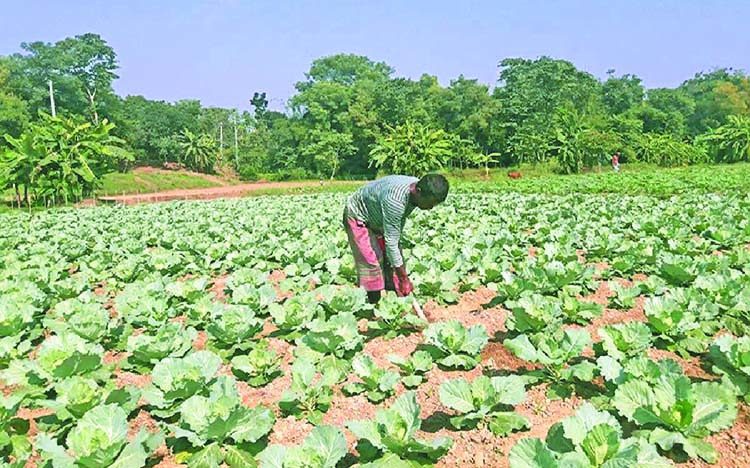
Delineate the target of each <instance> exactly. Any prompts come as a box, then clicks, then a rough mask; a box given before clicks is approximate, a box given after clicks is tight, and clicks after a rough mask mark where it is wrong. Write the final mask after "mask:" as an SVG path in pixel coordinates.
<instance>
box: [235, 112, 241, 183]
mask: <svg viewBox="0 0 750 468" xmlns="http://www.w3.org/2000/svg"><path fill="white" fill-rule="evenodd" d="M239 155H240V149H239V144H238V143H237V121H236V120H235V121H234V168H235V170H238V171H239V170H240V156H239Z"/></svg>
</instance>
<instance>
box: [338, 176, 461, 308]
mask: <svg viewBox="0 0 750 468" xmlns="http://www.w3.org/2000/svg"><path fill="white" fill-rule="evenodd" d="M447 195H448V181H447V180H446V179H445V177H443V176H441V175H439V174H428V175H426V176H424V177H422V178H421V179H417V178H415V177H407V176H398V175H393V176H388V177H383V178H382V179H378V180H376V181H374V182H370V183H369V184H367V185H365V186H364V187H362V188H360V189H359V190H357V191H356V192H354V193H353V194H352V195H351V196H350V197H349V199H348V200H347V202H346V207H345V208H344V229H346V233H347V235H348V236H349V245H350V246H351V248H352V253H353V254H354V262H355V264H356V269H357V276H358V278H359V285H360V286H361V287H362V288H364V289H365V290H366V291H367V297H368V299H369V301H370V302H371V303H375V302H377V301H378V300H379V299H380V293H381V291H382V290H383V289H387V290H392V291H396V293H397V294H398V295H400V296H408V295H409V294H411V292H412V290H413V289H414V287H413V286H412V284H411V281H409V276H408V275H407V273H406V265H404V259H403V258H402V254H401V247H400V245H399V241H400V240H401V231H402V230H403V229H404V222H405V221H406V218H407V216H409V214H411V212H412V211H414V208H415V207H418V208H420V209H422V210H429V209H432V208H433V207H434V206H435V205H437V204H438V203H441V202H443V201H444V200H445V197H446V196H447Z"/></svg>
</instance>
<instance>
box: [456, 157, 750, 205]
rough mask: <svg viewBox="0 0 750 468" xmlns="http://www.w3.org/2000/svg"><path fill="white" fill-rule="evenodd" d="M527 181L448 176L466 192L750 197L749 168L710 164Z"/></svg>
mask: <svg viewBox="0 0 750 468" xmlns="http://www.w3.org/2000/svg"><path fill="white" fill-rule="evenodd" d="M518 169H519V170H520V171H521V173H522V175H523V177H522V178H521V179H516V180H513V179H510V178H509V177H508V175H507V173H508V170H509V169H507V168H506V169H498V170H491V171H490V173H489V176H486V175H485V172H484V171H483V170H476V169H472V170H465V171H459V172H450V173H448V174H447V176H448V178H449V180H450V181H451V184H452V186H453V188H455V189H456V190H458V191H463V192H522V193H548V194H559V195H563V194H568V193H615V194H628V195H650V196H656V197H669V196H671V195H674V194H679V193H685V192H694V191H698V192H703V193H738V192H739V193H750V164H748V163H739V164H711V165H698V166H688V167H679V168H663V167H657V166H653V165H647V164H623V165H621V171H620V172H619V173H615V172H613V171H612V170H611V168H610V167H608V166H607V167H603V168H602V170H601V172H598V171H597V170H594V171H590V172H587V173H584V174H575V175H559V174H556V173H554V172H553V171H552V166H549V165H538V166H522V167H520V168H518Z"/></svg>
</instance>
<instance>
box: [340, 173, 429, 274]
mask: <svg viewBox="0 0 750 468" xmlns="http://www.w3.org/2000/svg"><path fill="white" fill-rule="evenodd" d="M418 180H419V179H417V178H415V177H407V176H399V175H393V176H387V177H383V178H382V179H378V180H376V181H374V182H370V183H369V184H367V185H365V186H364V187H361V188H360V189H359V190H357V191H356V192H354V193H353V194H352V195H351V196H350V197H349V200H348V201H347V211H348V213H349V216H350V217H352V218H354V219H356V220H359V221H362V222H363V223H365V225H366V226H367V227H368V228H369V229H371V230H373V231H375V232H376V233H379V234H382V235H383V238H384V240H385V256H386V259H387V260H388V263H389V264H390V265H391V266H392V267H393V268H398V267H400V266H402V265H403V264H404V259H403V258H402V257H401V249H400V248H399V241H400V240H401V231H402V230H403V229H404V223H405V222H406V218H407V217H408V216H409V215H410V214H411V212H412V211H414V208H415V207H414V205H412V204H411V203H409V194H410V192H411V185H412V184H414V183H416V182H417V181H418Z"/></svg>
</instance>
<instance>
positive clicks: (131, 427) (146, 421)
mask: <svg viewBox="0 0 750 468" xmlns="http://www.w3.org/2000/svg"><path fill="white" fill-rule="evenodd" d="M141 429H146V430H147V431H148V432H150V433H152V434H154V433H156V432H159V423H157V422H156V420H154V418H152V417H151V415H150V414H148V413H147V412H146V411H144V410H140V411H139V412H138V414H137V415H136V417H135V418H133V419H131V420H130V421H128V440H132V439H133V438H134V437H135V436H136V435H137V434H138V432H140V430H141Z"/></svg>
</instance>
